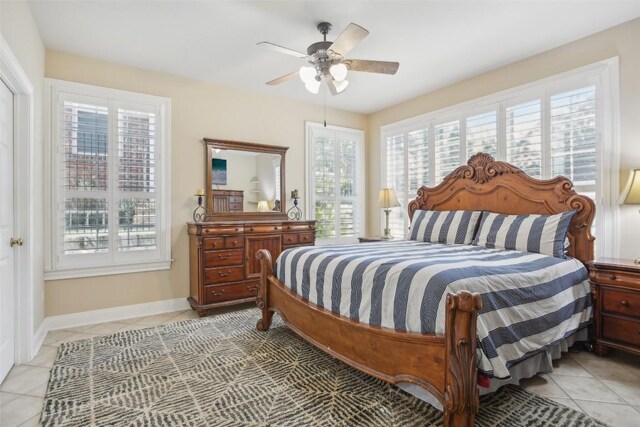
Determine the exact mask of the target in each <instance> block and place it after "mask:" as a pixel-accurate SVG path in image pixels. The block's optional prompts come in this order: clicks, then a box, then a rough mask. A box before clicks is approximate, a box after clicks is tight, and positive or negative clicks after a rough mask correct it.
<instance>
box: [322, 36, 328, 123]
mask: <svg viewBox="0 0 640 427" xmlns="http://www.w3.org/2000/svg"><path fill="white" fill-rule="evenodd" d="M325 38H326V37H325ZM322 96H323V97H324V127H327V88H326V87H325V88H324V90H323V91H322Z"/></svg>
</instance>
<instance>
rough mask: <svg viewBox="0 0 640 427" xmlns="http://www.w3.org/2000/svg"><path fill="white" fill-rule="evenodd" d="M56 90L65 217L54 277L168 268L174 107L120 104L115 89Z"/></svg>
mask: <svg viewBox="0 0 640 427" xmlns="http://www.w3.org/2000/svg"><path fill="white" fill-rule="evenodd" d="M55 84H59V85H60V87H58V86H55ZM55 84H52V90H51V92H52V95H54V96H55V99H56V102H55V103H54V104H55V105H54V106H53V109H52V127H53V129H54V132H53V133H52V135H53V141H52V143H53V144H54V146H55V147H56V149H55V153H56V155H55V156H54V158H53V159H52V160H53V161H52V164H53V166H54V167H53V170H52V174H53V179H52V183H51V185H52V190H53V195H54V196H53V198H54V203H55V204H54V205H53V206H54V207H57V209H55V210H54V212H56V214H54V215H53V216H52V217H53V218H55V219H54V220H53V221H52V222H51V225H52V227H51V228H52V230H51V232H52V238H51V245H50V247H51V249H52V254H51V256H50V259H49V261H48V268H47V275H48V276H49V277H52V278H62V277H82V276H90V275H97V274H100V272H127V271H140V269H143V270H149V269H154V268H155V267H156V266H157V267H158V268H165V267H164V266H165V265H167V263H168V262H169V257H170V250H169V245H168V244H169V238H168V230H169V227H168V226H167V225H165V224H166V219H165V218H163V212H168V209H167V207H166V205H163V203H164V202H165V200H168V194H166V191H165V186H164V183H165V182H166V177H164V176H163V168H162V163H161V162H160V154H161V152H163V150H166V149H167V148H166V147H164V146H162V144H161V142H162V141H168V140H167V138H163V137H162V135H161V129H162V126H161V125H162V122H163V121H166V115H165V113H164V112H165V111H166V107H165V106H166V105H168V101H166V100H164V99H162V98H156V97H150V98H152V99H150V98H147V96H146V95H137V94H132V95H131V96H133V95H136V96H140V97H141V98H143V99H144V100H145V101H146V100H149V101H153V102H150V103H149V104H132V103H130V101H128V100H127V101H126V102H125V101H120V100H118V99H116V98H117V97H118V95H120V94H122V93H124V92H120V91H113V95H114V96H113V97H111V96H108V95H110V94H111V90H108V89H103V88H96V87H93V86H86V85H76V84H73V83H68V82H56V83H55ZM62 87H64V89H66V90H63V89H62ZM67 90H68V91H67ZM81 91H86V93H87V94H86V95H79V94H78V93H79V92H81ZM98 93H99V94H100V95H103V96H100V95H98ZM126 94H128V93H126ZM165 143H166V144H168V142H165ZM166 215H168V213H167V214H166ZM166 215H165V216H166ZM143 264H144V265H146V266H145V267H141V266H142V265H143ZM152 264H153V267H152V266H151V265H152ZM121 266H126V267H122V268H121Z"/></svg>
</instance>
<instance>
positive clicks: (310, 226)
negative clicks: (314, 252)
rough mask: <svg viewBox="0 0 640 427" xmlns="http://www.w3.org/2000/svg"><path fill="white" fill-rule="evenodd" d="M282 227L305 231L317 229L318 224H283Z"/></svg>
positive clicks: (287, 229)
mask: <svg viewBox="0 0 640 427" xmlns="http://www.w3.org/2000/svg"><path fill="white" fill-rule="evenodd" d="M282 229H283V230H284V231H305V230H315V229H316V226H315V225H313V224H287V223H285V224H283V225H282Z"/></svg>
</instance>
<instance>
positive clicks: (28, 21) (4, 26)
mask: <svg viewBox="0 0 640 427" xmlns="http://www.w3.org/2000/svg"><path fill="white" fill-rule="evenodd" d="M0 32H1V33H2V36H3V38H4V40H5V42H6V43H7V45H8V46H9V48H10V49H11V51H12V52H13V54H14V55H15V57H16V59H17V60H18V62H19V63H20V66H21V67H22V69H23V70H24V72H25V73H26V74H27V77H28V78H29V81H30V82H31V84H32V85H33V90H34V104H35V111H34V116H35V135H34V136H35V146H36V147H37V149H36V151H35V152H33V153H32V160H33V164H32V166H33V168H34V175H33V178H34V182H33V193H32V194H29V195H28V196H29V197H31V198H33V203H34V214H35V218H33V226H32V229H31V232H32V235H33V236H34V237H36V238H40V236H43V235H44V230H43V227H42V224H43V216H42V215H43V214H42V212H43V205H42V200H43V197H42V194H43V193H42V188H43V177H42V170H43V155H42V153H43V152H42V126H41V125H42V105H43V103H42V99H43V93H44V78H43V76H44V45H43V44H42V40H41V38H40V33H39V32H38V28H37V27H36V24H35V22H34V20H33V17H32V16H31V10H30V9H29V5H28V4H27V2H26V1H23V0H20V1H12V2H6V1H2V2H0ZM42 248H43V245H42V244H41V243H40V242H39V241H36V240H35V239H34V240H33V241H31V242H29V241H27V242H26V244H25V247H24V249H28V250H30V251H31V253H32V256H33V263H34V269H33V271H32V272H31V274H32V275H33V276H32V280H33V283H34V289H33V300H34V306H33V313H34V316H33V328H34V332H35V331H36V330H37V329H38V328H39V327H40V325H41V324H42V320H43V319H44V282H43V266H44V262H43V259H44V257H43V251H42ZM23 285H24V284H23Z"/></svg>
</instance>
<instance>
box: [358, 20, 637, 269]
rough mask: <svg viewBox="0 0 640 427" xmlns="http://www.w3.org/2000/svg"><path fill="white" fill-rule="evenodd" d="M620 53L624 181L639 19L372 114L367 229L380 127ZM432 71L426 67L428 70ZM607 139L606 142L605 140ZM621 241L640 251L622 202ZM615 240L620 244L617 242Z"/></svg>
mask: <svg viewBox="0 0 640 427" xmlns="http://www.w3.org/2000/svg"><path fill="white" fill-rule="evenodd" d="M613 56H619V58H620V139H621V161H620V166H621V168H622V172H621V185H624V183H625V182H626V179H627V176H628V172H627V170H628V169H629V168H632V167H635V168H638V167H640V150H639V148H640V19H635V20H633V21H630V22H627V23H625V24H622V25H619V26H617V27H613V28H610V29H608V30H605V31H602V32H600V33H597V34H594V35H592V36H589V37H586V38H584V39H581V40H578V41H575V42H573V43H570V44H567V45H564V46H561V47H559V48H556V49H553V50H550V51H547V52H544V53H542V54H539V55H536V56H533V57H530V58H527V59H525V60H522V61H519V62H516V63H513V64H510V65H507V66H505V67H502V68H498V69H496V70H493V71H490V72H487V73H485V74H481V75H479V76H476V77H473V78H470V79H468V80H464V81H462V82H459V83H456V84H454V85H451V86H448V87H445V88H443V89H440V90H437V91H435V92H431V93H428V94H425V95H421V96H419V97H417V98H414V99H411V100H409V101H406V102H403V103H400V104H398V105H395V106H393V107H390V108H387V109H385V110H382V111H379V112H376V113H373V114H371V115H369V116H368V124H367V135H368V143H367V152H366V156H367V157H366V158H367V165H368V168H367V170H368V176H367V178H368V180H367V181H368V183H369V187H368V190H367V194H368V196H369V197H368V200H369V203H368V206H369V210H368V218H367V220H368V221H367V223H368V228H369V232H370V233H372V234H379V233H380V229H381V226H380V219H381V218H380V209H379V208H377V207H376V205H375V202H376V200H377V191H378V189H379V186H380V182H381V176H380V168H379V167H378V165H380V126H383V125H385V124H389V123H393V122H396V121H399V120H403V119H407V118H410V117H414V116H417V115H420V114H424V113H427V112H430V111H436V110H439V109H442V108H444V107H447V106H451V105H455V104H458V103H460V102H464V101H468V100H472V99H475V98H478V97H482V96H485V95H489V94H492V93H495V92H498V91H501V90H505V89H508V88H512V87H515V86H519V85H522V84H525V83H528V82H532V81H535V80H539V79H542V78H545V77H548V76H552V75H554V74H558V73H562V72H564V71H569V70H572V69H575V68H579V67H581V66H584V65H588V64H592V63H594V62H597V61H600V60H603V59H607V58H611V57H613ZM427 73H428V71H427ZM605 143H606V141H605ZM620 215H621V220H620V226H621V227H620V228H621V229H623V230H624V233H622V236H621V237H620V238H619V241H618V242H617V243H618V244H619V245H620V256H622V257H626V258H633V257H638V256H640V215H639V214H638V210H637V207H636V208H633V207H629V206H623V207H622V208H621V210H620ZM614 244H616V243H614Z"/></svg>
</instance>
